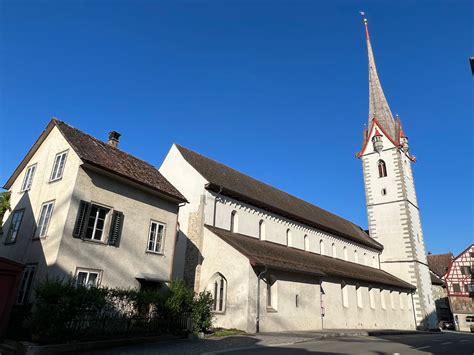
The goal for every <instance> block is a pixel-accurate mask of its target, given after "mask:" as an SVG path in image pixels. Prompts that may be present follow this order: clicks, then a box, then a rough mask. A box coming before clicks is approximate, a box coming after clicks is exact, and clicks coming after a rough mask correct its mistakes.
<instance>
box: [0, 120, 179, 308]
mask: <svg viewBox="0 0 474 355" xmlns="http://www.w3.org/2000/svg"><path fill="white" fill-rule="evenodd" d="M119 136H120V135H119V134H118V133H116V132H111V134H110V137H109V142H108V143H104V142H102V141H100V140H98V139H95V138H94V137H91V136H90V135H87V134H85V133H83V132H81V131H79V130H77V129H75V128H73V127H71V126H69V125H67V124H66V123H64V122H62V121H59V120H57V119H53V120H51V121H50V122H49V124H48V126H47V127H46V129H45V130H44V132H43V133H42V134H41V135H40V137H39V138H38V140H37V141H36V142H35V144H34V145H33V147H32V148H31V149H30V150H29V152H28V153H27V155H26V156H25V158H24V159H23V160H22V161H21V163H20V165H19V166H18V167H17V168H16V170H15V171H14V172H13V174H12V176H11V177H10V178H9V179H8V181H7V183H6V184H5V188H6V189H8V190H9V191H10V193H11V206H12V210H11V211H10V212H9V213H7V214H6V215H5V219H4V221H5V223H4V228H3V232H4V233H3V236H0V256H3V257H6V258H8V259H10V260H14V261H17V262H19V263H22V264H26V269H25V273H24V278H23V282H22V283H21V289H20V293H19V296H18V303H26V302H28V298H29V296H30V292H31V289H32V285H33V284H34V283H35V282H37V281H39V280H42V279H44V278H45V277H46V276H48V277H50V278H54V277H70V276H72V277H76V278H77V282H81V283H85V284H96V285H98V284H100V285H106V286H112V287H139V286H141V287H147V286H149V285H153V284H155V283H156V282H158V281H168V280H170V279H171V272H172V260H173V255H174V249H175V238H176V230H177V218H178V208H179V205H180V204H181V203H183V202H185V201H186V199H185V198H184V197H183V196H182V195H181V194H180V193H179V192H178V190H176V188H174V187H173V186H172V185H171V184H170V183H169V182H168V181H167V180H166V179H165V178H164V177H163V176H162V175H161V174H160V173H159V171H158V170H157V169H155V168H154V167H153V166H152V165H150V164H148V163H146V162H144V161H142V160H140V159H138V158H135V157H133V156H131V155H129V154H127V153H125V152H123V151H122V150H120V149H119V148H118V147H117V145H118V139H119Z"/></svg>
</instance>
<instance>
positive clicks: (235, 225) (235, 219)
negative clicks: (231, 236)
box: [230, 211, 239, 233]
mask: <svg viewBox="0 0 474 355" xmlns="http://www.w3.org/2000/svg"><path fill="white" fill-rule="evenodd" d="M230 231H231V232H233V233H237V232H238V231H239V216H238V215H237V211H232V213H231V214H230Z"/></svg>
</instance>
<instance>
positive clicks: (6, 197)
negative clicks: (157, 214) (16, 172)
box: [0, 191, 10, 234]
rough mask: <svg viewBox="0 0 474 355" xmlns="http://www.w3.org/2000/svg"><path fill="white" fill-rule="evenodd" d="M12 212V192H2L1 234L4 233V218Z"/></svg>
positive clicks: (0, 193)
mask: <svg viewBox="0 0 474 355" xmlns="http://www.w3.org/2000/svg"><path fill="white" fill-rule="evenodd" d="M7 211H10V192H9V191H7V192H0V234H2V233H3V230H2V227H3V216H4V215H5V212H7Z"/></svg>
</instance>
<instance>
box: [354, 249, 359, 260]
mask: <svg viewBox="0 0 474 355" xmlns="http://www.w3.org/2000/svg"><path fill="white" fill-rule="evenodd" d="M354 262H355V263H358V262H359V255H358V254H357V250H354Z"/></svg>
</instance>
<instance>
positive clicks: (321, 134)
mask: <svg viewBox="0 0 474 355" xmlns="http://www.w3.org/2000/svg"><path fill="white" fill-rule="evenodd" d="M0 9H1V15H0V16H1V18H0V29H1V31H0V32H1V37H0V45H1V48H0V49H1V57H0V61H1V62H0V75H1V84H0V89H1V97H0V99H1V101H0V120H1V131H2V134H1V139H0V154H1V155H0V181H1V182H2V183H4V182H5V181H6V180H7V178H8V176H9V175H10V173H11V172H12V171H13V170H14V168H15V167H16V165H17V164H18V163H19V162H20V160H21V159H22V157H23V156H24V154H25V153H26V152H27V150H28V149H29V147H30V146H31V145H32V144H33V142H34V141H35V139H36V138H37V136H38V135H39V134H40V133H41V131H42V130H43V129H44V127H45V126H46V124H47V122H48V121H49V119H50V117H51V116H56V117H59V118H60V119H62V120H64V121H66V122H68V123H70V124H72V125H73V126H75V127H78V128H80V129H82V130H83V131H86V132H88V133H90V134H92V135H94V136H96V137H98V138H102V139H106V137H107V132H108V131H110V130H117V131H119V132H121V133H122V138H121V148H122V149H124V150H126V151H128V152H130V153H132V154H134V155H137V156H138V157H140V158H142V159H145V160H148V161H149V162H151V163H152V164H154V165H156V166H159V165H160V164H161V161H162V160H163V158H164V156H165V154H166V152H167V151H168V149H169V148H170V146H171V144H172V143H173V142H178V143H180V144H182V145H184V146H187V147H189V148H191V149H194V150H197V151H198V152H201V153H202V154H204V155H207V156H210V157H212V158H215V159H217V160H219V161H221V162H223V163H225V164H227V165H230V166H232V167H234V168H236V169H239V170H241V171H243V172H245V173H247V174H249V175H251V176H254V177H256V178H258V179H261V180H263V181H265V182H267V183H270V184H272V185H274V186H276V187H279V188H281V189H284V190H286V191H288V192H290V193H292V194H294V195H296V196H298V197H301V198H304V199H306V200H308V201H310V202H313V203H315V204H316V205H318V206H320V207H323V208H325V209H327V210H329V211H331V212H333V213H336V214H339V215H341V216H343V217H345V218H347V219H350V220H352V221H353V222H355V223H357V224H359V225H361V226H364V227H365V226H367V217H366V211H365V197H364V190H363V180H362V169H361V162H360V161H359V160H358V159H356V158H355V153H356V152H357V151H358V150H359V148H360V144H361V136H362V128H363V125H364V123H365V122H366V117H367V111H368V97H367V96H368V95H367V92H368V89H367V87H368V84H367V54H366V47H365V40H364V29H363V25H362V21H361V18H360V16H359V13H358V12H359V10H365V11H366V12H367V14H368V18H369V26H370V31H371V37H372V45H373V47H374V51H375V57H376V61H377V66H378V70H379V74H380V77H381V81H382V85H383V87H384V90H385V94H386V96H387V98H388V101H389V103H390V106H391V108H392V111H393V112H394V113H398V114H399V115H400V117H401V119H402V121H403V124H404V128H405V130H406V133H407V135H408V136H409V137H410V144H411V148H412V152H413V153H414V154H415V155H416V156H417V158H418V162H417V163H416V164H415V167H414V174H415V182H416V187H417V192H418V198H419V204H420V208H421V216H422V223H423V227H424V234H425V243H426V246H427V251H432V252H434V253H439V252H445V251H448V250H450V251H452V252H454V253H458V252H460V251H462V250H463V249H464V248H465V247H466V246H467V244H469V243H472V242H473V240H474V237H473V235H474V233H473V219H474V216H473V202H472V201H473V197H474V196H473V195H474V194H473V181H474V179H473V133H474V126H473V91H472V84H473V78H472V76H471V73H470V69H469V65H468V57H469V56H470V55H473V54H474V50H473V43H474V41H473V38H472V33H473V27H472V10H473V9H472V2H470V1H459V0H458V1H357V2H356V1H327V2H320V1H318V2H316V1H302V0H296V1H270V0H268V1H263V0H256V1H243V0H242V1H217V0H216V1H67V0H66V1H34V2H26V1H8V0H4V1H2V2H1V4H0Z"/></svg>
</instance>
